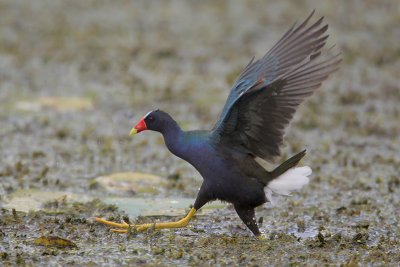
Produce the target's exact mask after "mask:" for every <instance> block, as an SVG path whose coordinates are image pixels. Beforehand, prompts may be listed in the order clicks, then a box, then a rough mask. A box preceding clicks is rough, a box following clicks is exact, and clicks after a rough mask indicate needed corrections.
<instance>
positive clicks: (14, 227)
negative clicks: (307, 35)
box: [0, 0, 400, 266]
mask: <svg viewBox="0 0 400 267" xmlns="http://www.w3.org/2000/svg"><path fill="white" fill-rule="evenodd" d="M314 8H315V9H316V10H317V11H316V14H317V16H322V15H323V16H325V17H326V21H327V22H328V23H329V25H330V29H329V34H330V36H331V37H330V41H329V42H330V43H328V46H331V45H333V44H334V43H336V47H337V49H338V50H340V51H342V53H343V63H342V65H341V69H340V70H339V71H338V72H336V73H334V74H333V75H332V76H331V77H330V78H329V80H328V81H327V82H325V83H324V84H323V87H322V88H321V90H319V91H318V92H317V93H316V94H315V95H314V96H313V97H311V98H310V100H308V101H307V102H306V103H305V104H304V105H302V106H301V107H300V109H299V111H298V112H297V114H296V116H295V118H294V122H293V123H292V124H291V126H290V127H289V128H288V130H287V134H286V139H285V140H286V143H285V148H284V149H283V156H282V160H283V159H284V158H286V157H288V156H290V155H292V154H294V153H296V152H298V151H300V150H301V149H304V148H307V151H308V153H307V156H306V158H305V159H304V161H303V163H304V164H307V165H310V166H311V167H312V168H313V176H312V181H311V183H310V185H309V186H308V187H307V188H305V189H304V190H302V191H301V192H299V193H297V194H295V195H294V196H293V197H291V198H286V199H284V198H281V199H279V205H277V206H274V207H271V206H270V205H267V206H266V207H263V208H259V209H258V210H257V216H258V217H262V218H263V223H262V226H261V231H262V232H263V233H264V235H265V238H264V239H262V240H257V239H255V238H253V237H252V236H251V234H250V232H249V231H248V230H247V229H246V228H245V226H244V225H243V224H242V223H241V221H240V220H239V219H238V217H237V215H236V214H235V212H234V210H233V209H232V207H230V206H229V205H220V204H219V203H216V204H215V206H213V208H211V209H209V210H205V211H204V212H203V213H202V214H199V216H197V217H196V218H195V219H194V220H193V222H192V223H191V224H190V227H189V228H187V229H177V230H163V231H155V232H154V231H149V232H146V233H137V234H136V233H132V234H130V235H128V236H126V235H117V234H111V233H109V231H108V229H107V227H105V226H103V225H98V224H96V223H94V221H93V217H94V216H102V217H105V218H109V219H114V220H116V221H120V220H121V219H122V218H123V217H124V216H125V217H126V215H127V214H129V215H131V216H130V218H129V219H130V221H140V222H153V221H155V220H172V219H174V218H176V219H178V217H179V218H180V217H181V216H178V215H179V214H180V213H179V209H181V210H180V211H181V212H182V216H183V215H184V214H185V212H186V211H187V210H188V209H189V205H190V203H192V202H191V201H190V199H192V200H193V201H194V198H195V196H196V193H197V190H198V188H199V186H200V184H201V177H200V176H199V175H198V174H197V173H196V171H195V170H194V169H193V168H191V167H190V166H189V165H188V164H187V163H185V162H183V161H181V160H179V159H178V158H176V157H174V156H172V155H171V154H170V153H169V152H168V151H167V149H166V148H165V146H164V143H163V140H162V139H161V137H160V135H158V134H156V133H142V134H140V135H138V136H137V137H135V138H130V137H128V133H129V131H130V129H131V127H132V126H133V125H134V123H135V122H136V121H137V120H138V119H140V118H141V116H142V115H144V114H145V113H147V112H148V111H149V110H153V109H154V108H160V109H163V110H166V111H168V112H169V113H170V114H172V115H173V116H174V118H175V119H176V120H177V121H178V122H179V123H181V125H182V126H183V127H184V128H185V129H198V128H205V129H210V128H211V127H212V125H213V123H214V122H215V120H216V118H217V116H218V114H219V112H220V110H221V108H222V105H223V103H224V101H225V98H226V96H227V94H228V89H229V87H230V86H231V84H232V83H233V81H234V79H235V78H236V76H237V75H238V74H239V72H240V71H241V69H242V68H243V67H244V66H245V64H247V63H248V61H249V60H250V58H251V57H252V56H253V55H255V56H257V57H261V56H262V55H263V53H265V51H266V50H267V49H268V48H270V47H271V46H272V45H273V44H274V43H275V42H276V40H277V39H278V38H279V37H280V36H281V35H282V34H283V33H284V32H285V31H286V30H287V29H288V28H289V26H290V25H292V23H293V22H294V21H295V20H301V19H302V18H304V17H306V16H307V15H308V14H309V12H311V10H312V9H314ZM399 14H400V10H399V5H398V3H397V1H394V0H393V1H384V2H381V1H380V2H373V1H364V2H354V1H334V2H333V1H329V2H320V1H311V0H310V1H300V2H299V1H297V2H291V1H279V2H274V3H265V1H251V2H234V1H232V2H228V1H226V2H221V1H202V2H195V1H193V2H178V1H154V2H150V1H134V2H127V1H113V2H102V1H68V3H67V2H64V1H50V0H38V1H32V2H29V4H28V2H26V1H1V0H0V103H1V105H0V125H1V127H0V137H1V138H0V151H1V154H0V156H1V160H0V181H1V182H0V196H1V197H0V205H1V206H2V207H3V209H2V210H1V211H0V265H10V266H12V265H16V264H21V265H24V264H25V265H47V264H50V265H67V264H70V265H78V266H81V265H104V266H110V265H139V264H140V265H161V266H165V265H178V264H179V265H219V266H222V265H233V264H235V265H236V264H242V265H258V266H265V265H290V264H293V265H318V266H319V265H326V264H333V265H340V264H343V265H348V266H355V265H360V266H364V265H372V266H382V265H383V266H387V265H389V266H396V265H398V262H400V256H399V255H400V245H399V241H398V240H399V237H400V232H399V227H398V226H399V213H398V210H399V208H400V206H399V203H400V201H399V190H400V176H399V166H400V153H399V150H400V135H399V133H400V124H399V121H400V108H399V105H398V103H399V101H400V88H399V84H400V82H399V77H400V63H399V62H400V60H399V56H400V53H399V45H398V40H399V37H400V28H399V27H398V25H399V21H400V15H399ZM121 172H141V173H151V174H154V175H157V176H158V177H160V179H161V180H162V181H163V182H162V183H161V182H160V184H156V185H150V187H149V186H147V187H146V190H143V191H141V190H135V187H132V188H133V189H132V190H129V191H127V192H119V191H118V188H117V189H115V187H114V188H113V190H107V189H105V188H104V187H102V185H101V184H99V182H98V180H96V179H97V178H98V177H101V176H103V177H104V176H106V175H109V174H115V173H121ZM117 187H118V186H117ZM136 189H137V188H136ZM24 190H36V191H39V192H43V191H45V192H46V191H47V192H54V193H53V194H54V198H53V199H48V198H46V197H49V196H51V195H52V194H51V193H49V194H48V195H46V197H44V196H43V195H42V196H41V195H40V194H39V197H36V198H33V197H31V198H29V197H28V198H26V199H25V200H26V201H28V202H29V200H30V199H32V202H33V199H34V200H35V201H37V202H35V203H41V204H38V205H39V206H40V205H41V206H40V207H39V209H40V211H30V212H29V211H27V210H25V211H24V212H19V211H14V212H13V210H12V207H11V206H7V205H8V204H9V201H10V198H11V197H12V196H14V195H13V194H16V193H18V192H21V191H24ZM116 190H117V191H116ZM59 192H61V193H60V194H61V195H59V194H58V193H59ZM63 192H64V193H65V195H66V196H67V197H63V195H62V193H63ZM69 196H78V198H77V199H76V198H73V197H69ZM116 197H119V198H121V197H127V198H129V200H127V201H126V202H125V201H121V202H119V203H120V204H121V205H119V206H120V209H117V208H116V206H113V205H111V206H110V205H109V204H110V203H111V202H108V200H109V199H112V198H116ZM96 198H99V199H101V200H104V202H105V203H108V204H104V203H103V202H99V201H93V199H96ZM142 199H146V200H148V201H149V203H152V205H155V206H156V207H155V208H154V209H152V210H150V211H148V213H146V212H144V211H142V210H138V209H137V205H136V204H135V205H133V204H132V206H128V207H126V212H124V211H123V210H124V209H125V208H124V205H125V206H126V205H128V204H129V201H132V202H135V201H142ZM152 199H181V200H184V201H183V202H182V203H180V205H179V207H178V208H179V209H178V212H173V213H171V214H170V215H168V216H167V215H166V212H165V211H166V210H165V207H164V206H160V207H157V202H156V201H152ZM86 201H89V202H86ZM33 204H34V203H33ZM26 206H27V205H25V207H26ZM35 207H36V206H35ZM130 208H132V210H133V211H134V212H133V211H132V212H129V209H130ZM32 209H33V208H32ZM160 209H161V210H163V213H160V212H158V211H160ZM151 212H153V213H151ZM155 213H156V214H155ZM137 214H140V215H141V216H139V217H136V216H132V215H137ZM150 215H151V216H150ZM171 215H173V217H172V218H171ZM125 219H126V218H125ZM41 236H59V237H61V238H65V239H68V240H71V241H73V242H74V243H75V244H76V245H77V247H76V248H70V247H69V248H56V247H42V246H38V245H36V244H35V240H36V239H37V238H39V237H41Z"/></svg>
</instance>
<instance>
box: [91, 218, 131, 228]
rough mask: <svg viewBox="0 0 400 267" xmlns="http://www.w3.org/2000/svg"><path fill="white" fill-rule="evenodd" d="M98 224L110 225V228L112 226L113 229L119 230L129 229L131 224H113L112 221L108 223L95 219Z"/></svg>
mask: <svg viewBox="0 0 400 267" xmlns="http://www.w3.org/2000/svg"><path fill="white" fill-rule="evenodd" d="M95 220H96V222H99V223H102V224H105V225H108V226H112V227H117V228H129V224H127V223H126V222H122V223H116V222H112V221H107V220H104V219H102V218H98V217H96V218H95Z"/></svg>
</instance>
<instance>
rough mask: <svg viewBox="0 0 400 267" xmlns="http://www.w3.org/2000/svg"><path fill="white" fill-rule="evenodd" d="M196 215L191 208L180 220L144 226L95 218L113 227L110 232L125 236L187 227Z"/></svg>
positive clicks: (194, 210)
mask: <svg viewBox="0 0 400 267" xmlns="http://www.w3.org/2000/svg"><path fill="white" fill-rule="evenodd" d="M195 213H196V209H194V208H192V209H191V210H190V211H189V213H188V214H187V215H186V216H185V217H184V218H182V219H180V220H179V221H176V222H159V223H144V224H128V223H126V222H122V223H116V222H112V221H107V220H104V219H102V218H96V222H99V223H102V224H105V225H108V226H111V227H115V228H112V229H111V231H112V232H114V233H121V234H126V233H128V232H130V231H132V230H133V231H138V232H140V231H145V230H148V229H167V228H181V227H185V226H187V225H188V223H189V221H190V219H191V218H192V217H193V215H194V214H195Z"/></svg>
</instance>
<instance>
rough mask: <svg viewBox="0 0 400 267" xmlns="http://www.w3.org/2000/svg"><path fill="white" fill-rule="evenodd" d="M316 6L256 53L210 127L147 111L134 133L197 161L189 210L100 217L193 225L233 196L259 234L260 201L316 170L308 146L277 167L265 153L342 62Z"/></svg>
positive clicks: (272, 154) (274, 150)
mask: <svg viewBox="0 0 400 267" xmlns="http://www.w3.org/2000/svg"><path fill="white" fill-rule="evenodd" d="M314 12H315V10H314V11H312V12H311V14H310V15H309V16H308V17H307V18H306V19H305V20H304V21H303V22H302V23H300V24H297V23H294V24H293V25H292V27H291V28H290V29H289V30H288V31H287V32H286V33H285V34H284V35H283V36H282V37H281V38H280V39H279V41H278V42H277V43H276V44H275V45H274V46H273V47H272V48H271V49H270V50H269V51H268V52H267V53H266V54H265V55H264V56H263V57H262V58H260V59H258V60H254V57H253V58H252V59H251V61H250V62H249V63H248V64H247V66H246V67H245V68H244V70H243V71H242V72H241V74H240V75H239V77H238V78H237V80H236V81H235V82H234V84H233V87H232V88H231V90H230V93H229V95H228V98H227V100H226V103H225V105H224V107H223V109H222V112H221V114H220V116H219V118H218V120H217V121H216V123H215V125H214V127H213V128H212V129H211V130H195V131H185V130H183V129H182V128H181V127H180V126H179V124H178V123H177V122H176V121H175V120H174V119H173V118H172V117H171V115H169V114H168V113H166V112H164V111H162V110H159V109H155V110H152V111H150V112H148V113H147V114H146V115H145V116H144V117H143V118H142V119H141V120H140V121H139V122H138V123H137V124H136V125H135V126H134V127H133V128H132V130H131V132H130V135H131V136H132V135H135V134H137V133H140V132H143V131H145V130H150V131H156V132H159V133H161V134H162V136H163V138H164V141H165V145H166V147H167V148H168V149H169V151H170V152H171V153H172V154H174V155H176V156H177V157H179V158H181V159H183V160H185V161H187V162H188V163H190V164H191V165H192V166H193V167H194V168H195V169H196V170H197V171H198V173H199V174H200V175H201V176H202V178H203V182H202V185H201V187H200V189H199V191H198V194H197V197H196V199H195V201H194V204H193V206H192V208H191V209H190V211H189V212H188V213H187V215H186V216H184V217H183V218H182V219H180V220H178V221H173V222H156V223H145V224H128V223H126V222H122V223H117V222H113V221H107V220H105V219H102V218H96V221H97V222H99V223H103V224H105V225H108V226H110V227H113V229H111V230H112V231H113V232H117V233H128V231H129V229H134V230H136V231H143V230H146V229H150V228H152V229H164V228H180V227H186V226H187V225H188V223H189V222H190V220H191V219H192V217H193V216H194V215H195V213H196V212H197V211H198V210H199V209H201V208H202V207H203V206H204V205H205V204H206V203H208V202H210V201H214V200H221V201H224V202H228V203H231V204H232V205H233V207H234V209H235V211H236V213H237V215H238V216H239V218H240V219H241V220H242V221H243V223H244V224H245V225H246V226H247V228H248V229H249V230H250V231H251V232H252V233H253V234H254V235H255V236H260V235H261V232H260V229H259V227H258V224H257V220H256V217H255V208H256V207H258V206H261V205H263V204H264V203H267V202H273V198H274V197H275V196H276V195H284V196H287V195H290V194H291V192H293V191H297V190H300V189H301V188H302V187H303V186H305V185H306V184H308V182H309V176H310V175H311V173H312V170H311V168H310V167H308V166H302V167H297V165H298V163H299V162H300V160H301V159H302V158H303V157H304V156H305V154H306V150H303V151H301V152H299V153H297V154H296V155H294V156H292V157H290V158H289V159H287V160H286V161H284V162H283V163H282V164H280V165H279V166H278V167H276V168H275V169H273V170H272V171H268V170H267V169H266V168H264V167H263V165H262V164H260V163H259V160H258V159H261V160H264V161H267V162H272V163H273V162H274V160H275V159H276V157H278V156H280V153H281V151H280V150H281V146H282V145H283V137H284V134H285V130H286V128H287V126H288V125H289V123H290V121H291V119H292V118H293V116H294V113H295V111H296V109H297V107H298V106H299V105H300V104H301V103H302V102H304V100H305V99H306V98H307V97H309V96H310V95H312V94H313V93H314V92H315V91H316V90H317V89H318V88H320V87H321V85H322V82H323V81H324V80H326V79H327V78H328V76H329V75H330V74H331V73H333V72H334V71H336V70H337V69H338V68H339V65H340V62H341V53H340V52H338V53H337V52H336V53H331V52H330V51H331V50H332V49H331V48H330V49H323V48H324V46H325V44H326V41H327V39H328V36H329V35H328V34H327V33H326V32H327V29H328V24H327V23H325V22H324V17H321V18H319V19H317V20H316V21H315V22H313V23H310V20H311V18H312V17H313V15H314Z"/></svg>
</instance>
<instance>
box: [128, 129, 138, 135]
mask: <svg viewBox="0 0 400 267" xmlns="http://www.w3.org/2000/svg"><path fill="white" fill-rule="evenodd" d="M137 133H138V131H137V130H136V128H135V127H133V128H132V130H131V131H130V133H129V136H133V135H135V134H137Z"/></svg>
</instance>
